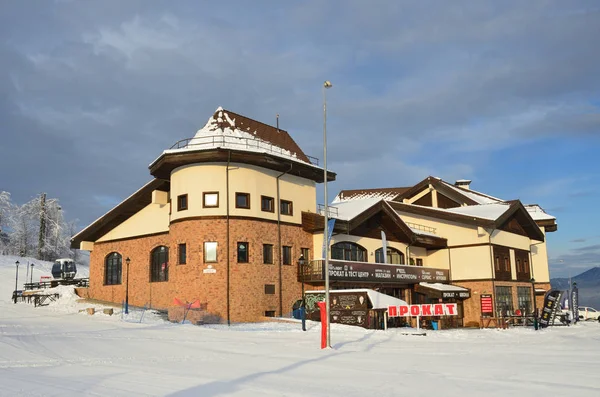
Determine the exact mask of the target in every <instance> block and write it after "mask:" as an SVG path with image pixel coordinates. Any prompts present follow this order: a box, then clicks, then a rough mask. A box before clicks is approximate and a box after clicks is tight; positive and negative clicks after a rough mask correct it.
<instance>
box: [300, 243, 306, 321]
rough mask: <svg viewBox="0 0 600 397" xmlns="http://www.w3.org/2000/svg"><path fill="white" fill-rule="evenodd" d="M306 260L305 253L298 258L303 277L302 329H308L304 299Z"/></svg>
mask: <svg viewBox="0 0 600 397" xmlns="http://www.w3.org/2000/svg"><path fill="white" fill-rule="evenodd" d="M305 264H306V260H305V259H304V255H303V254H301V255H300V258H298V269H299V270H300V277H301V278H302V304H301V305H300V316H301V318H302V331H306V300H305V299H304V277H305V274H304V265H305Z"/></svg>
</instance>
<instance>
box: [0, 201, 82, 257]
mask: <svg viewBox="0 0 600 397" xmlns="http://www.w3.org/2000/svg"><path fill="white" fill-rule="evenodd" d="M75 223H76V221H71V222H67V220H66V219H65V217H64V216H63V209H62V207H61V206H60V203H59V201H58V199H56V198H48V197H46V194H45V193H41V194H40V195H38V196H37V197H35V198H33V199H32V200H31V201H29V202H27V203H24V204H21V205H19V204H17V203H14V202H13V201H12V200H11V195H10V193H9V192H5V191H1V192H0V255H18V256H28V257H32V258H37V259H40V260H48V261H52V260H55V259H57V258H66V257H70V258H73V259H75V260H77V259H78V258H77V256H78V251H79V250H72V249H71V248H70V239H71V236H72V235H74V234H75V232H76V224H75Z"/></svg>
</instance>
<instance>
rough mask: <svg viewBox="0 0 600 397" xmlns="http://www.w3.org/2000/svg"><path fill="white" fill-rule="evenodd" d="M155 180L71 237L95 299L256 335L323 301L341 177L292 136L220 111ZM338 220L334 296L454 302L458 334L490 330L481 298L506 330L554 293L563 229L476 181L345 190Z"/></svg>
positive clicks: (153, 167) (159, 166) (177, 149)
mask: <svg viewBox="0 0 600 397" xmlns="http://www.w3.org/2000/svg"><path fill="white" fill-rule="evenodd" d="M149 168H150V174H151V175H152V176H153V179H152V180H151V181H150V182H148V183H147V184H146V185H145V186H143V187H142V188H141V189H139V190H138V191H137V192H135V193H133V194H132V195H131V196H130V197H128V198H127V199H125V200H124V201H123V202H122V203H120V204H119V205H117V206H116V207H115V208H113V209H112V210H110V211H109V212H108V213H106V214H105V215H103V216H102V217H100V218H99V219H98V220H96V221H95V222H93V223H92V224H91V225H89V226H88V227H86V228H85V229H83V230H82V231H81V232H79V233H78V234H76V235H75V236H74V237H73V238H72V246H73V247H74V248H80V249H84V250H89V251H90V252H91V254H90V285H89V290H88V296H90V297H91V298H94V299H98V300H102V301H110V302H117V303H120V302H123V301H125V300H127V301H128V303H129V304H130V305H133V306H140V307H141V306H147V307H152V308H157V309H172V308H174V307H176V302H200V303H201V306H202V308H203V309H204V312H205V313H207V314H209V315H210V316H211V318H212V319H213V321H220V322H247V321H259V320H261V319H262V318H264V317H270V316H285V315H287V314H289V313H290V312H291V310H292V305H293V304H294V302H296V301H297V300H298V299H300V298H301V296H302V293H301V291H302V287H306V288H307V289H322V288H323V284H324V274H325V273H324V271H325V267H324V263H323V262H324V261H323V254H322V247H323V226H324V214H323V211H321V209H320V208H318V207H317V204H316V184H317V183H322V182H323V181H324V178H325V176H326V175H327V180H328V181H333V180H335V176H336V175H335V174H334V173H333V172H331V171H329V172H327V174H326V173H325V172H324V170H323V169H322V168H321V167H319V165H318V162H317V161H316V159H314V158H311V157H308V156H307V155H306V154H304V152H302V150H301V149H300V148H299V147H298V145H297V144H296V143H295V142H294V140H293V139H292V138H291V137H290V135H289V134H288V133H287V132H286V131H284V130H281V129H279V128H278V127H272V126H268V125H266V124H263V123H260V122H258V121H255V120H252V119H249V118H247V117H244V116H241V115H239V114H236V113H233V112H231V111H226V110H223V109H221V108H219V109H217V111H216V112H215V113H214V115H213V116H212V117H211V118H210V119H209V121H208V122H207V124H206V125H205V126H204V127H203V128H202V129H200V130H199V131H198V132H197V133H196V135H195V136H194V137H193V138H190V139H185V140H183V141H179V142H177V143H176V144H175V145H173V147H172V148H170V149H169V150H165V151H164V152H163V153H162V154H161V155H160V156H159V157H158V158H157V159H156V160H155V161H154V162H152V164H150V167H149ZM329 218H330V219H331V221H330V222H335V223H334V227H333V234H332V237H331V240H330V241H329V244H330V253H331V260H330V269H329V272H330V279H331V287H332V288H334V289H348V288H370V289H375V290H378V291H379V292H383V293H385V294H388V295H392V296H394V297H397V298H400V299H403V300H405V301H406V302H408V303H431V302H438V301H444V302H456V303H459V308H460V313H459V314H460V315H459V318H458V319H457V320H452V321H451V323H450V322H449V324H448V325H451V326H461V325H465V326H470V325H479V324H480V321H481V316H482V307H481V302H482V300H481V297H482V296H483V297H491V299H492V312H491V313H489V314H486V315H488V316H490V317H496V316H499V315H506V314H511V313H514V312H515V311H516V310H517V309H522V310H524V311H526V312H531V311H532V310H533V307H532V306H533V305H532V301H533V299H534V296H535V297H537V298H538V299H541V298H542V297H543V293H544V292H545V291H546V290H548V289H549V287H550V285H549V272H548V259H547V253H546V243H545V233H546V232H551V231H554V230H556V228H557V226H556V222H555V218H554V217H552V216H550V215H548V214H546V213H545V212H544V211H543V210H542V209H541V208H540V207H539V206H537V205H531V206H524V205H523V204H521V203H520V202H519V201H518V200H517V201H504V200H500V199H497V198H494V197H491V196H487V195H485V194H482V193H479V192H476V191H473V190H471V189H470V187H469V181H458V182H457V183H456V184H449V183H447V182H444V181H442V180H440V179H438V178H433V177H428V178H426V179H425V180H423V181H421V182H419V183H418V184H416V185H415V186H412V187H401V188H384V189H367V190H352V191H349V190H347V191H342V192H340V193H339V194H338V196H337V197H336V199H335V200H334V202H333V203H332V204H331V207H330V212H329ZM384 247H385V249H384ZM384 251H385V252H384ZM301 256H302V257H303V258H306V263H307V264H306V265H304V266H301V267H299V265H298V259H299V258H300V257H301ZM533 277H535V281H534V282H532V278H533ZM540 306H541V300H540V301H539V302H538V307H540ZM449 321H450V320H449Z"/></svg>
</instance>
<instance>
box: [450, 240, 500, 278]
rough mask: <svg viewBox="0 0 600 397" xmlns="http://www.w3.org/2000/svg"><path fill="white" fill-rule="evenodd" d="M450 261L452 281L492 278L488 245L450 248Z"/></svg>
mask: <svg viewBox="0 0 600 397" xmlns="http://www.w3.org/2000/svg"><path fill="white" fill-rule="evenodd" d="M444 252H447V251H446V250H444ZM450 261H451V263H450V266H451V271H452V280H454V281H459V280H476V279H489V278H492V266H491V257H490V247H489V245H480V246H476V247H463V248H452V249H450Z"/></svg>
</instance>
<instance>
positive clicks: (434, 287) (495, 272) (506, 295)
mask: <svg viewBox="0 0 600 397" xmlns="http://www.w3.org/2000/svg"><path fill="white" fill-rule="evenodd" d="M329 217H330V218H334V219H336V221H335V225H334V232H333V236H332V239H331V246H330V247H331V258H332V260H331V262H332V263H333V266H335V267H336V268H339V269H341V270H345V269H350V270H353V272H352V273H349V274H350V275H348V274H346V273H343V274H342V273H337V274H336V275H335V276H333V282H332V285H333V288H365V287H368V288H375V289H377V290H378V291H380V292H383V293H385V294H388V295H392V296H395V297H397V298H400V299H403V300H405V301H406V302H408V303H409V304H429V303H438V302H448V303H458V309H459V316H458V318H449V319H447V320H448V325H450V326H480V325H482V323H483V322H484V321H483V317H485V318H486V319H488V318H489V319H498V318H500V317H510V316H515V315H516V314H519V313H521V314H531V313H532V312H533V311H534V308H535V307H536V306H537V308H541V307H542V304H543V297H544V294H545V292H546V291H548V290H549V289H550V274H549V270H548V256H547V249H546V238H545V237H546V233H547V232H553V231H555V230H557V224H556V219H555V218H554V217H553V216H551V215H548V214H547V213H546V212H545V211H544V210H543V209H542V208H541V207H540V206H538V205H527V206H525V205H523V204H522V203H521V202H520V201H518V200H512V201H505V200H501V199H498V198H495V197H491V196H488V195H486V194H483V193H480V192H477V191H474V190H472V189H470V181H465V180H462V181H457V182H456V183H455V184H450V183H447V182H445V181H443V180H441V179H439V178H435V177H428V178H426V179H424V180H422V181H421V182H419V183H417V184H416V185H415V186H411V187H399V188H384V189H364V190H346V191H342V192H340V193H339V194H338V196H337V197H336V198H335V200H334V201H333V202H332V203H331V207H330V214H329ZM304 224H305V227H306V229H307V230H310V231H312V232H313V233H314V234H313V238H314V244H313V246H314V247H315V249H316V247H319V246H321V245H322V241H323V234H322V232H320V230H321V228H322V224H323V219H322V217H320V216H318V215H317V216H315V215H312V214H305V222H304ZM382 232H383V234H382ZM382 236H385V246H386V255H385V258H384V255H383V250H384V248H383V243H384V238H382ZM317 262H318V261H317ZM359 262H362V263H360V264H359ZM383 262H387V264H390V265H391V264H393V265H394V266H393V267H392V266H389V265H388V266H386V265H385V264H384V263H383ZM312 266H313V268H312V269H310V270H308V274H307V275H306V277H309V278H312V279H313V280H318V279H319V278H320V274H321V270H320V266H321V264H320V263H317V264H316V268H314V266H315V265H312ZM356 270H358V272H356ZM363 270H368V271H367V272H365V271H363ZM357 275H359V276H357ZM360 275H362V276H360ZM330 277H331V276H330ZM449 283H451V284H452V286H453V287H450V286H448V284H449ZM534 299H535V303H534ZM482 302H483V304H482ZM489 302H491V304H489V305H486V303H489ZM482 305H483V307H482ZM486 306H487V307H486ZM486 323H489V321H486ZM495 323H497V322H495Z"/></svg>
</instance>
